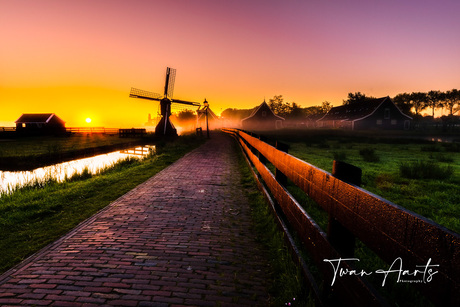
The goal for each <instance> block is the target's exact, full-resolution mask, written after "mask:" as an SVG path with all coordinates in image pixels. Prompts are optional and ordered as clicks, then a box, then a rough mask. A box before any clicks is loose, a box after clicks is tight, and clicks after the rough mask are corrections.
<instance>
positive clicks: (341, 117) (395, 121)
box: [317, 97, 412, 130]
mask: <svg viewBox="0 0 460 307" xmlns="http://www.w3.org/2000/svg"><path fill="white" fill-rule="evenodd" d="M411 121H412V118H411V117H409V116H407V115H406V114H404V113H402V112H401V111H400V110H399V109H398V107H397V106H396V105H395V104H394V102H393V101H392V100H391V98H390V97H382V98H378V99H372V100H367V101H363V102H357V103H353V104H349V105H342V106H339V107H334V108H332V109H331V110H330V111H329V112H328V113H327V114H326V115H324V116H323V117H322V118H321V119H319V120H318V121H317V124H318V125H317V126H318V127H325V128H346V129H351V130H367V129H382V130H403V129H405V130H407V129H409V128H410V124H411Z"/></svg>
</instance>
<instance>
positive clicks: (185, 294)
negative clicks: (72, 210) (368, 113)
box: [0, 134, 269, 306]
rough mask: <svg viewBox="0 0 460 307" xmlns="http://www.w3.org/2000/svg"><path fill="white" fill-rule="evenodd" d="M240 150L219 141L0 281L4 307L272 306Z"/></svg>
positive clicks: (220, 137) (215, 138) (228, 140)
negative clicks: (244, 188) (240, 168)
mask: <svg viewBox="0 0 460 307" xmlns="http://www.w3.org/2000/svg"><path fill="white" fill-rule="evenodd" d="M232 142H233V140H232V139H231V138H230V137H228V136H225V135H220V134H219V135H212V138H211V140H210V141H208V142H207V143H206V144H205V145H203V146H201V147H200V148H198V149H197V150H195V151H193V152H191V153H189V154H188V155H186V156H185V157H184V158H182V159H181V160H179V161H178V162H176V163H175V164H173V165H171V166H170V167H168V168H167V169H165V170H163V171H162V172H160V173H158V174H157V175H156V176H154V177H152V178H150V179H149V180H148V181H147V182H145V183H143V184H141V185H140V186H138V187H136V188H135V189H133V190H132V191H130V192H129V193H127V194H126V195H124V196H122V197H121V198H119V199H118V200H116V201H115V202H113V203H112V204H111V205H109V206H108V207H107V208H106V209H104V210H103V211H101V212H100V213H98V214H96V215H95V216H93V217H92V218H90V219H88V220H87V221H85V222H84V223H83V224H81V225H80V226H78V227H77V228H76V229H74V230H73V231H72V232H70V233H69V234H67V235H66V236H64V237H63V238H61V239H60V240H58V241H56V242H55V243H53V244H52V245H50V246H48V247H47V248H45V249H43V250H42V251H40V252H39V253H37V254H36V255H34V256H33V257H31V258H30V259H28V260H26V261H25V262H23V263H22V264H21V265H20V266H19V267H16V268H15V269H14V270H10V271H9V272H7V273H5V274H4V275H2V276H0V305H2V306H4V305H18V304H19V305H37V306H41V305H55V306H82V305H83V306H91V305H97V306H99V305H117V306H242V305H246V306H255V305H259V306H264V305H267V304H268V303H267V302H268V298H269V297H268V291H267V282H266V281H267V278H266V276H267V271H268V264H267V261H266V259H265V257H264V252H263V248H262V247H261V246H259V244H258V243H257V242H256V241H255V238H254V234H253V232H252V230H251V219H250V215H249V208H248V206H247V199H246V198H245V196H244V193H242V187H241V185H240V175H239V173H238V169H237V161H236V156H235V152H234V150H233V149H232ZM127 179H128V178H127Z"/></svg>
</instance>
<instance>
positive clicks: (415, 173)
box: [399, 161, 454, 180]
mask: <svg viewBox="0 0 460 307" xmlns="http://www.w3.org/2000/svg"><path fill="white" fill-rule="evenodd" d="M399 173H400V175H401V177H405V178H410V179H439V180H443V179H449V178H450V177H451V176H452V175H453V173H454V170H453V168H452V167H451V166H447V167H442V166H441V165H439V164H438V163H436V162H434V161H416V162H412V163H402V164H401V165H400V166H399Z"/></svg>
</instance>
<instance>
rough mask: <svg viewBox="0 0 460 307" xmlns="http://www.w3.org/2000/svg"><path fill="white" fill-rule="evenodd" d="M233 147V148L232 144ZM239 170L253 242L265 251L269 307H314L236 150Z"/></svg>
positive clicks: (301, 278)
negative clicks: (251, 221) (247, 201)
mask: <svg viewBox="0 0 460 307" xmlns="http://www.w3.org/2000/svg"><path fill="white" fill-rule="evenodd" d="M235 146H237V145H236V144H235ZM236 150H237V151H238V157H239V166H240V172H241V174H242V183H243V187H244V188H245V191H246V193H247V196H248V199H249V205H250V206H251V212H252V217H253V220H254V223H255V230H256V233H257V238H258V239H259V240H260V242H261V243H262V244H263V245H264V246H265V247H266V248H267V249H268V255H267V257H268V259H269V260H270V265H271V268H272V272H271V277H272V284H271V289H270V293H271V295H272V296H273V301H272V305H273V306H314V301H313V300H312V299H311V298H310V297H309V296H308V293H307V290H306V288H305V286H304V285H305V284H304V282H303V277H302V274H301V272H300V269H299V268H298V267H297V266H296V264H295V263H294V261H293V260H292V256H291V254H290V252H289V250H288V248H287V246H286V244H285V241H284V234H283V233H282V232H281V231H280V229H279V228H278V225H277V224H276V222H275V219H274V216H273V213H272V211H271V209H270V208H269V206H268V204H267V203H266V201H265V199H264V197H263V196H262V194H261V192H260V191H259V190H258V189H257V185H256V183H255V180H254V177H253V175H252V172H251V171H250V169H249V166H248V164H247V162H246V160H245V158H244V156H243V154H242V152H241V150H240V149H239V148H237V149H236Z"/></svg>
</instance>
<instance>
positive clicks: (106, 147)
mask: <svg viewBox="0 0 460 307" xmlns="http://www.w3.org/2000/svg"><path fill="white" fill-rule="evenodd" d="M148 142H149V138H119V137H118V136H111V135H105V134H73V135H71V136H62V137H55V136H37V137H20V138H16V139H9V140H2V141H1V142H0V169H1V170H5V171H17V170H32V169H35V168H38V167H42V166H47V165H52V164H56V163H60V162H64V161H70V160H74V159H78V158H83V157H88V156H93V155H97V154H103V153H107V152H112V151H115V150H119V149H123V148H127V146H128V147H132V146H136V145H139V144H146V143H148Z"/></svg>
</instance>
